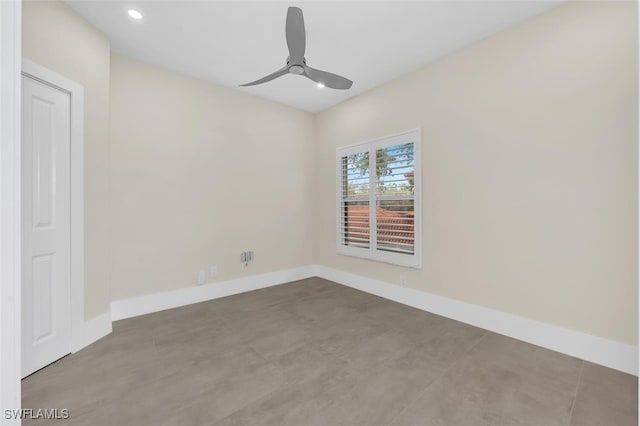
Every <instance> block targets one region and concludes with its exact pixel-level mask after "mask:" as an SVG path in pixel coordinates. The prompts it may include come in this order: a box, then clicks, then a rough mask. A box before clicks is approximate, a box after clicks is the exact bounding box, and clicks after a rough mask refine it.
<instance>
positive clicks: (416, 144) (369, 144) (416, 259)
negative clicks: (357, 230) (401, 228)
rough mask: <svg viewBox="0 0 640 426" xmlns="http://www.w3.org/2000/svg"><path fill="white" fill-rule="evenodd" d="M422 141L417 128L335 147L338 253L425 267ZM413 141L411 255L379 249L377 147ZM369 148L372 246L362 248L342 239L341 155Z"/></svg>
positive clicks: (370, 232) (370, 244)
mask: <svg viewBox="0 0 640 426" xmlns="http://www.w3.org/2000/svg"><path fill="white" fill-rule="evenodd" d="M421 141H422V135H421V132H420V129H419V128H417V129H411V130H407V131H404V132H401V133H395V134H393V135H388V136H383V137H380V138H376V139H372V140H368V141H366V142H360V143H358V144H355V145H349V146H345V147H340V148H337V149H336V197H335V198H336V253H338V254H340V255H345V256H351V257H358V258H362V259H368V260H373V261H378V262H384V263H390V264H393V265H398V266H408V267H412V268H417V269H420V268H422V165H421V158H422V157H421V144H422V143H421ZM410 142H413V157H414V162H413V164H414V196H413V199H414V228H413V229H414V253H413V254H412V255H411V254H402V253H393V252H387V251H381V250H378V249H377V224H376V201H377V197H376V167H375V161H376V160H375V159H376V150H378V149H381V148H385V147H388V146H395V145H400V144H403V143H410ZM367 151H368V152H369V248H363V247H354V246H348V245H344V244H343V243H342V237H343V236H342V230H341V222H342V201H343V200H342V157H344V156H349V155H353V154H357V153H362V152H367Z"/></svg>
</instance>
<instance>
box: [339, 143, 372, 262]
mask: <svg viewBox="0 0 640 426" xmlns="http://www.w3.org/2000/svg"><path fill="white" fill-rule="evenodd" d="M368 163H369V152H368V151H364V152H362V151H360V152H352V153H345V154H344V155H341V156H340V158H339V165H338V167H339V173H340V176H341V179H340V180H341V187H340V205H339V209H340V222H339V224H338V228H339V231H338V232H339V239H340V241H341V244H342V245H344V246H349V247H359V248H366V249H369V248H370V246H371V237H370V235H371V233H370V222H369V216H370V213H369V206H370V194H369V189H370V184H371V182H370V180H371V179H370V176H369V172H368V167H369V166H368ZM365 165H366V169H365Z"/></svg>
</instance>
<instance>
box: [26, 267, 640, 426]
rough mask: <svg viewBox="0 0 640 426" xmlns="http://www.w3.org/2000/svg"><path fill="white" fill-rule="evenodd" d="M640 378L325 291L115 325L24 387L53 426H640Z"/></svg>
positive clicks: (315, 286)
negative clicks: (59, 415)
mask: <svg viewBox="0 0 640 426" xmlns="http://www.w3.org/2000/svg"><path fill="white" fill-rule="evenodd" d="M637 384H638V381H637V378H636V377H634V376H630V375H627V374H624V373H620V372H618V371H615V370H611V369H608V368H604V367H601V366H598V365H595V364H591V363H589V362H586V361H582V360H580V359H576V358H572V357H570V356H567V355H563V354H560V353H557V352H553V351H550V350H547V349H543V348H540V347H537V346H533V345H530V344H527V343H523V342H520V341H517V340H514V339H511V338H508V337H504V336H501V335H498V334H494V333H491V332H488V331H485V330H482V329H479V328H476V327H472V326H469V325H466V324H463V323H459V322H456V321H452V320H449V319H446V318H443V317H439V316H437V315H433V314H429V313H426V312H423V311H419V310H417V309H413V308H410V307H407V306H404V305H400V304H397V303H394V302H391V301H387V300H385V299H381V298H379V297H376V296H372V295H369V294H367V293H363V292H359V291H356V290H353V289H351V288H348V287H344V286H341V285H338V284H335V283H332V282H329V281H325V280H322V279H319V278H312V279H308V280H302V281H297V282H293V283H289V284H284V285H280V286H276V287H270V288H266V289H263V290H258V291H253V292H250V293H245V294H240V295H236V296H231V297H227V298H223V299H217V300H212V301H209V302H204V303H199V304H196V305H191V306H186V307H182V308H177V309H171V310H168V311H163V312H158V313H154V314H149V315H145V316H141V317H137V318H132V319H128V320H123V321H118V322H116V323H114V331H113V333H112V334H110V335H109V336H107V337H105V338H103V339H101V340H99V341H98V342H96V343H95V344H93V345H91V346H89V347H87V348H85V349H83V350H82V351H80V352H78V353H75V354H73V355H69V356H67V357H65V358H63V359H61V360H59V361H57V362H55V363H54V364H51V365H50V366H48V367H46V368H44V369H42V370H40V371H38V372H36V373H34V374H33V375H31V376H29V377H27V378H26V379H25V380H23V383H22V392H23V407H25V408H67V409H68V410H69V413H70V418H69V419H68V420H55V421H49V422H45V421H41V420H38V421H25V422H24V424H27V425H28V424H38V425H40V424H47V423H48V424H53V425H63V424H71V425H91V426H100V425H118V426H123V425H136V426H143V425H181V426H188V425H278V426H284V425H295V426H301V425H322V426H328V425H331V426H334V425H366V426H373V425H395V426H401V425H419V426H423V425H424V426H430V425H445V426H458V425H469V426H480V425H535V426H553V425H565V426H566V425H575V426H588V425H602V426H615V425H621V426H622V425H634V426H635V425H637V424H638V417H637V413H638V407H637V402H638V393H637V392H638V391H637Z"/></svg>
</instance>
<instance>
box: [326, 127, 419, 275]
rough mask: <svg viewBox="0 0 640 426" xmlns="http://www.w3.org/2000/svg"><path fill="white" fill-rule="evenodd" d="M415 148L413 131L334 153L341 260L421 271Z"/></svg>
mask: <svg viewBox="0 0 640 426" xmlns="http://www.w3.org/2000/svg"><path fill="white" fill-rule="evenodd" d="M419 148H420V131H419V130H412V131H409V132H405V133H402V134H398V135H393V136H388V137H384V138H381V139H376V140H373V141H370V142H366V143H363V144H359V145H354V146H350V147H346V148H339V149H338V151H337V172H338V179H337V181H338V192H337V195H338V196H337V252H338V253H339V254H344V255H348V256H357V257H364V258H367V259H372V260H378V261H382V262H388V263H393V264H397V265H403V266H412V267H415V268H419V267H421V256H420V235H421V233H420V197H419V195H420V167H419V166H420V152H419ZM372 206H373V207H372Z"/></svg>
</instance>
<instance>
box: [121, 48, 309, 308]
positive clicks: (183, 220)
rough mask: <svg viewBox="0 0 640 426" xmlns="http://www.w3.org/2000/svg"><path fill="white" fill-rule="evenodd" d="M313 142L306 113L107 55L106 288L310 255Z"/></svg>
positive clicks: (236, 270) (282, 264)
mask: <svg viewBox="0 0 640 426" xmlns="http://www.w3.org/2000/svg"><path fill="white" fill-rule="evenodd" d="M313 143H314V118H313V116H312V115H311V114H309V113H305V112H301V111H298V110H295V109H292V108H289V107H285V106H282V105H279V104H276V103H273V102H270V101H266V100H262V99H259V98H256V97H253V96H248V95H245V94H242V93H239V92H238V91H237V90H232V89H227V88H222V87H220V86H216V85H213V84H210V83H206V82H203V81H199V80H196V79H193V78H189V77H185V76H181V75H179V74H176V73H173V72H169V71H165V70H162V69H160V68H158V67H155V66H151V65H147V64H143V63H141V62H138V61H134V60H130V59H127V58H124V57H121V56H118V55H113V56H112V58H111V152H110V164H111V177H112V186H111V187H112V192H111V197H110V203H111V211H112V216H111V217H112V244H113V246H112V255H111V256H112V261H113V268H112V274H111V278H112V283H111V286H112V297H113V299H114V300H118V299H123V298H128V297H132V296H138V295H143V294H150V293H156V292H160V291H165V290H170V289H175V288H179V287H188V286H194V285H195V284H196V283H197V279H196V277H197V272H198V270H200V269H206V270H207V273H208V267H209V266H210V265H214V264H215V265H217V266H218V270H219V276H218V278H217V280H226V279H231V278H237V277H243V276H248V275H253V274H258V273H263V272H271V271H276V270H279V269H285V268H291V267H296V266H301V265H306V264H309V263H311V262H312V261H313V259H312V255H311V251H312V250H311V248H312V244H311V237H312V226H313V224H312V223H311V222H310V210H309V209H310V207H311V199H312V196H313V194H312V192H311V189H312V175H311V174H310V172H309V171H310V170H311V168H312V161H313V157H312V155H313ZM244 250H253V251H254V252H255V256H256V257H255V260H254V261H253V262H252V264H251V265H250V267H249V269H248V270H246V271H243V270H242V269H241V265H240V252H242V251H244ZM207 281H208V282H209V281H211V280H210V279H209V278H208V277H207Z"/></svg>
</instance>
